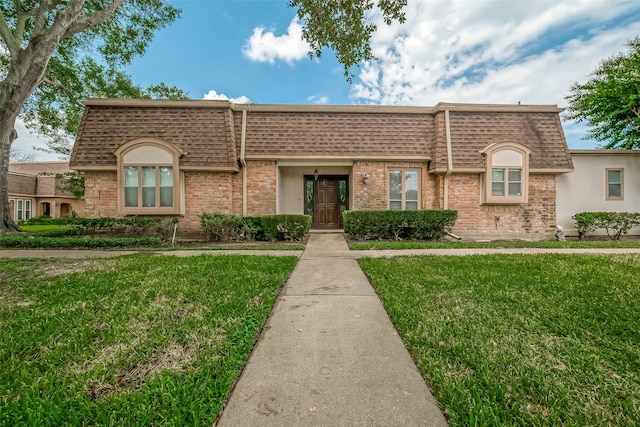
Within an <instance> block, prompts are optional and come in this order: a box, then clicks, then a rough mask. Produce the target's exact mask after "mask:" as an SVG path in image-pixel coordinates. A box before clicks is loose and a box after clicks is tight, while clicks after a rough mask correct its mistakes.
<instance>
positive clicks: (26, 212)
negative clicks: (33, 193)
mask: <svg viewBox="0 0 640 427" xmlns="http://www.w3.org/2000/svg"><path fill="white" fill-rule="evenodd" d="M11 203H13V204H14V206H15V220H16V221H24V220H27V219H29V218H31V200H30V199H15V201H14V199H11V200H9V204H11Z"/></svg>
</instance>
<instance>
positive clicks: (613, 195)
mask: <svg viewBox="0 0 640 427" xmlns="http://www.w3.org/2000/svg"><path fill="white" fill-rule="evenodd" d="M623 178H624V169H607V200H622V199H623V198H624V193H623V190H624V185H623Z"/></svg>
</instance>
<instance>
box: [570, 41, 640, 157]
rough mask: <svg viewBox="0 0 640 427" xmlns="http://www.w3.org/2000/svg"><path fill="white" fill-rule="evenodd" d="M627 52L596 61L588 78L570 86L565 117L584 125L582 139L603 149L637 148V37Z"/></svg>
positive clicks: (639, 69) (639, 81)
mask: <svg viewBox="0 0 640 427" xmlns="http://www.w3.org/2000/svg"><path fill="white" fill-rule="evenodd" d="M627 46H628V47H629V51H628V52H626V53H623V52H620V53H618V54H616V55H613V56H612V57H610V58H607V59H605V60H603V61H602V62H600V65H599V66H598V68H596V70H595V71H594V72H593V73H591V77H590V79H589V80H588V81H587V82H586V83H584V84H579V83H575V84H574V85H573V86H571V89H570V94H569V95H568V96H567V97H566V99H567V100H568V101H569V106H568V108H567V113H566V114H565V117H566V118H567V119H570V120H576V121H578V122H586V123H587V125H588V126H589V127H590V129H589V132H588V133H587V135H586V136H585V138H594V139H596V140H597V141H600V142H602V143H603V146H604V147H605V148H627V149H631V148H640V37H636V38H635V39H633V40H629V41H628V42H627Z"/></svg>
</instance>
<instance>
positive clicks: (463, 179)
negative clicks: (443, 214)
mask: <svg viewBox="0 0 640 427" xmlns="http://www.w3.org/2000/svg"><path fill="white" fill-rule="evenodd" d="M480 191H481V188H480V175H479V174H454V175H452V176H451V177H450V178H449V209H453V210H457V211H458V220H457V221H456V225H455V227H454V228H453V233H454V234H457V235H459V236H460V237H462V238H463V239H491V240H499V239H532V240H539V239H549V238H552V237H553V233H554V228H553V227H554V225H555V215H556V212H555V198H556V192H555V175H531V176H530V177H529V203H527V204H520V205H481V204H480V198H479V197H480Z"/></svg>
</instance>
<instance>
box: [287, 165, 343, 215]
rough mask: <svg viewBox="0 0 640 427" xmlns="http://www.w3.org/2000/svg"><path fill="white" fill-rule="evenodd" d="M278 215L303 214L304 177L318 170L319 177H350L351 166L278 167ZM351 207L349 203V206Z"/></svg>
mask: <svg viewBox="0 0 640 427" xmlns="http://www.w3.org/2000/svg"><path fill="white" fill-rule="evenodd" d="M278 166H279V167H278V213H279V214H303V213H304V176H305V175H313V172H314V171H315V170H316V169H318V172H319V173H320V174H321V175H347V176H350V175H351V169H352V168H351V166H333V165H326V164H320V165H319V166H316V165H315V164H312V165H311V166H297V165H294V166H281V165H278ZM350 197H351V196H350ZM349 205H350V206H351V203H350V204H349Z"/></svg>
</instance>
